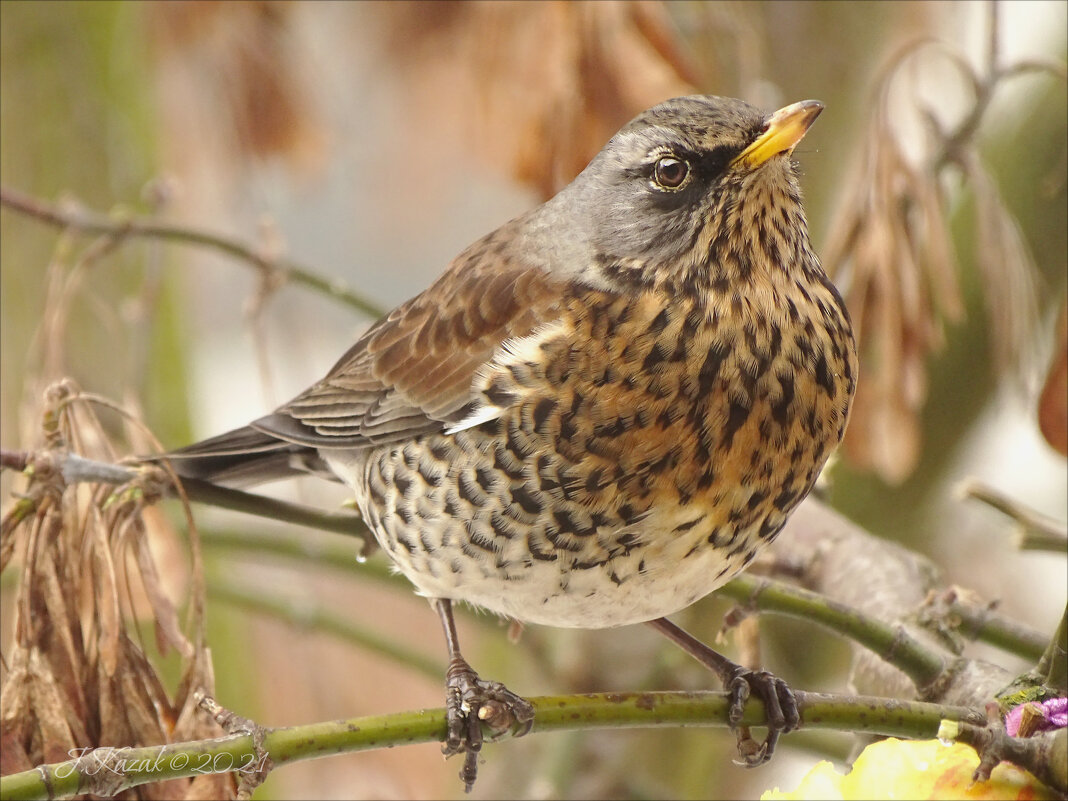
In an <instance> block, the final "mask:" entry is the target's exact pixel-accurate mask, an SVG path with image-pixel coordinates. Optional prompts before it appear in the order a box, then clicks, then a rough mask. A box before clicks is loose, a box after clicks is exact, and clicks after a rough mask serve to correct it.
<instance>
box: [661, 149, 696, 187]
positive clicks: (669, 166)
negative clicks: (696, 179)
mask: <svg viewBox="0 0 1068 801" xmlns="http://www.w3.org/2000/svg"><path fill="white" fill-rule="evenodd" d="M689 174H690V165H689V164H687V163H686V162H685V161H683V160H682V159H677V158H675V157H674V156H661V157H660V158H658V159H657V160H656V164H654V165H653V180H654V181H656V185H657V186H659V187H660V188H661V189H678V188H679V187H680V186H682V184H683V182H684V181H685V180H686V176H688V175H689Z"/></svg>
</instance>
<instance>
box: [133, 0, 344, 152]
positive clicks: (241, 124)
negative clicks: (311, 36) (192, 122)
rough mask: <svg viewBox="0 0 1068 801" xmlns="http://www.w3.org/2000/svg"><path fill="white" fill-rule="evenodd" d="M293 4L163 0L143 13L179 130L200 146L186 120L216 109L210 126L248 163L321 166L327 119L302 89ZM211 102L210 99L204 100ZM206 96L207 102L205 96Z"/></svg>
mask: <svg viewBox="0 0 1068 801" xmlns="http://www.w3.org/2000/svg"><path fill="white" fill-rule="evenodd" d="M297 9H298V6H297V5H296V4H292V3H280V2H263V1H262V0H235V1H234V2H226V3H219V2H213V1H211V0H161V1H160V2H155V3H146V4H145V6H144V7H143V13H144V14H145V18H146V23H147V31H148V34H149V36H150V38H151V42H152V44H153V46H154V47H153V52H154V54H155V55H156V57H157V69H158V74H159V77H160V79H161V82H162V86H163V87H164V89H165V90H167V91H165V94H166V95H167V97H168V98H169V101H170V102H168V103H165V104H164V106H163V111H164V112H165V113H167V114H170V115H172V117H173V119H172V120H171V121H170V123H169V126H168V127H169V128H170V130H172V131H184V132H186V134H187V135H189V136H191V137H194V138H196V139H199V138H200V132H198V131H195V130H191V128H190V126H189V125H188V121H187V119H186V117H187V116H188V115H189V114H191V113H192V114H196V113H197V112H198V110H202V109H208V110H210V111H209V114H210V115H222V116H223V118H222V119H220V118H219V117H218V116H216V117H214V118H204V119H202V121H201V124H202V125H210V126H211V128H212V129H213V130H214V131H216V132H219V131H222V132H229V133H230V134H231V135H232V137H233V141H232V142H230V148H231V150H232V151H233V152H234V153H236V154H239V155H241V156H242V157H247V156H251V157H254V158H267V157H270V156H281V157H282V158H285V159H286V160H287V161H288V162H289V163H290V164H291V166H295V167H314V166H317V165H318V164H319V163H320V161H321V158H322V155H323V146H324V139H323V133H322V129H321V126H320V121H319V114H318V113H317V110H316V108H315V106H314V105H313V104H312V103H310V102H309V100H308V93H307V92H305V91H304V88H303V87H302V85H301V75H300V71H299V69H298V67H299V65H300V54H299V46H298V45H297V44H296V43H295V42H294V41H293V38H292V35H291V33H292V31H291V19H292V15H293V14H294V12H295V11H297ZM205 92H206V93H209V94H210V95H212V96H210V97H204V96H203V94H204V93H205ZM198 95H199V96H198Z"/></svg>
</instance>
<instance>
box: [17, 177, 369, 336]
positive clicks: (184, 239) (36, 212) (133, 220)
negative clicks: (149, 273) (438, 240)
mask: <svg viewBox="0 0 1068 801" xmlns="http://www.w3.org/2000/svg"><path fill="white" fill-rule="evenodd" d="M0 205H3V206H5V207H7V208H9V209H11V210H13V211H16V212H19V213H21V214H24V215H26V216H27V217H30V218H31V219H35V220H38V221H40V222H43V223H47V224H49V225H53V226H56V227H59V228H63V229H65V230H68V231H73V232H76V233H81V234H88V235H94V236H97V235H105V236H108V237H112V238H115V239H116V240H119V239H122V238H125V237H141V238H150V239H163V240H169V241H172V242H176V243H179V244H184V245H200V246H203V247H208V248H212V249H213V250H218V251H220V252H222V253H225V254H227V255H228V256H232V257H233V258H235V259H238V260H240V261H244V262H247V263H248V264H251V265H252V266H254V267H256V268H257V269H259V270H260V271H261V272H263V273H267V274H270V275H273V276H277V277H278V279H279V280H281V281H291V282H293V283H295V284H301V285H303V286H305V287H308V288H310V289H314V290H316V291H318V292H321V293H323V294H324V295H326V296H327V297H330V298H333V299H334V300H337V301H339V302H341V303H344V304H347V305H348V306H351V307H353V308H355V309H359V310H360V311H362V312H364V313H365V314H368V315H370V316H371V317H374V318H378V317H381V316H382V315H383V314H384V313H385V310H384V309H382V307H380V306H379V305H378V304H376V303H374V302H372V301H370V300H368V299H367V298H365V297H363V296H362V295H360V294H358V293H356V292H355V291H353V290H352V289H350V288H349V287H348V286H347V285H345V284H344V283H343V282H341V281H338V280H333V279H328V278H325V277H323V276H321V275H319V274H318V273H316V272H314V271H313V270H311V269H309V268H307V267H304V266H302V265H300V264H298V263H297V262H295V261H292V260H289V259H274V258H266V257H265V256H263V255H262V254H261V253H258V252H257V251H256V249H255V248H253V247H249V246H248V245H244V244H241V243H240V242H236V241H234V240H233V239H229V238H227V237H224V236H222V235H219V234H213V233H209V232H207V231H203V230H200V229H197V228H190V227H188V226H184V225H178V224H176V223H168V222H162V221H160V220H157V219H154V218H152V217H138V216H132V215H130V216H115V217H110V216H107V215H104V214H100V213H97V212H91V211H86V210H85V209H82V208H80V207H73V206H61V205H52V204H49V203H46V202H45V201H42V200H40V199H38V198H34V197H31V196H29V195H26V194H23V193H22V192H19V191H17V190H15V189H12V188H10V187H7V186H4V187H0Z"/></svg>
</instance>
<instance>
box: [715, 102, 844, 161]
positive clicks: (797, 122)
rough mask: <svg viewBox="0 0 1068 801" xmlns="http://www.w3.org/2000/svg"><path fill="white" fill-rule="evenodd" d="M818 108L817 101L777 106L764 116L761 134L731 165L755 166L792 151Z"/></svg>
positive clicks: (810, 123)
mask: <svg viewBox="0 0 1068 801" xmlns="http://www.w3.org/2000/svg"><path fill="white" fill-rule="evenodd" d="M821 111H823V103H821V102H820V101H818V100H802V101H801V102H800V103H794V104H792V105H789V106H786V107H785V108H781V109H779V110H778V111H776V112H775V113H774V114H772V115H771V116H770V117H769V118H768V127H767V128H766V129H765V131H764V133H762V134H761V135H760V136H758V137H757V138H756V141H754V142H753V143H752V144H751V145H749V147H747V148H746V149H745V150H743V151H742V152H741V153H739V154H738V155H737V156H736V157H735V159H734V161H732V162H731V166H732V167H735V166H737V165H739V164H742V165H745V166H746V167H750V168H752V167H759V166H760V165H761V164H763V163H764V162H765V161H767V160H768V159H770V158H771V157H772V156H777V155H779V154H780V153H787V154H789V153H791V152H793V149H794V147H795V146H796V145H797V143H798V142H800V141H801V140H802V139H804V138H805V134H806V133H807V132H808V129H809V126H810V125H812V123H813V121H815V119H816V117H818V116H819V114H820V112H821Z"/></svg>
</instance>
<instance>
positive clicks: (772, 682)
mask: <svg viewBox="0 0 1068 801" xmlns="http://www.w3.org/2000/svg"><path fill="white" fill-rule="evenodd" d="M649 625H650V626H652V627H653V628H654V629H656V630H657V631H659V632H660V633H661V634H663V635H664V636H665V637H667V638H668V639H669V640H671V641H672V642H673V643H675V644H676V645H678V646H679V647H680V648H682V650H684V651H685V652H686V653H688V654H689V655H690V656H692V657H693V658H694V659H696V660H697V661H698V662H700V663H701V664H702V665H704V666H705V667H707V668H708V669H709V670H711V671H713V672H714V673H715V674H716V675H717V676H719V678H720V681H722V682H723V689H725V690H726V691H727V692H728V693H730V711H729V712H728V720H729V721H730V725H731V731H733V732H735V733H736V734H737V735H738V752H739V753H740V754H741V756H742V760H743V762H742V763H741V764H744V765H745V766H746V767H750V768H755V767H756V766H757V765H763V764H764V763H765V762H767V761H768V760H769V759H771V755H772V753H774V751H775V745H776V743H778V741H779V736H780V735H782V734H786V733H789V732H791V731H793V730H794V729H796V728H797V727H798V725H799V724H800V714H799V713H798V710H797V699H796V698H794V694H793V693H792V692H791V691H790V688H789V687H787V686H786V682H784V681H783V680H782V679H780V678H778V677H777V676H774V675H772V674H771V673H768V672H767V671H766V670H750V669H749V668H746V667H742V666H741V665H738V664H735V663H734V662H732V661H731V660H729V659H727V657H725V656H723V654H720V653H718V652H716V651H713V650H712V649H711V648H709V647H708V646H707V645H705V644H704V643H703V642H701V641H700V640H698V639H697V638H695V637H694V636H692V635H691V634H689V633H687V632H686V631H684V630H683V629H681V628H679V627H678V626H676V625H675V624H674V623H672V622H671V621H670V620H668V619H667V618H666V617H661V618H657V619H656V620H650V621H649ZM750 692H754V693H756V694H757V696H758V697H759V698H760V699H761V700H763V702H764V709H765V710H766V715H767V723H766V725H767V727H768V736H767V738H765V740H764V742H763V743H759V744H758V743H757V742H756V741H755V740H753V738H752V737H750V736H749V729H748V727H745V726H739V725H738V724H739V722H740V721H741V719H742V713H743V711H744V710H745V701H746V699H747V698H749V694H750Z"/></svg>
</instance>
